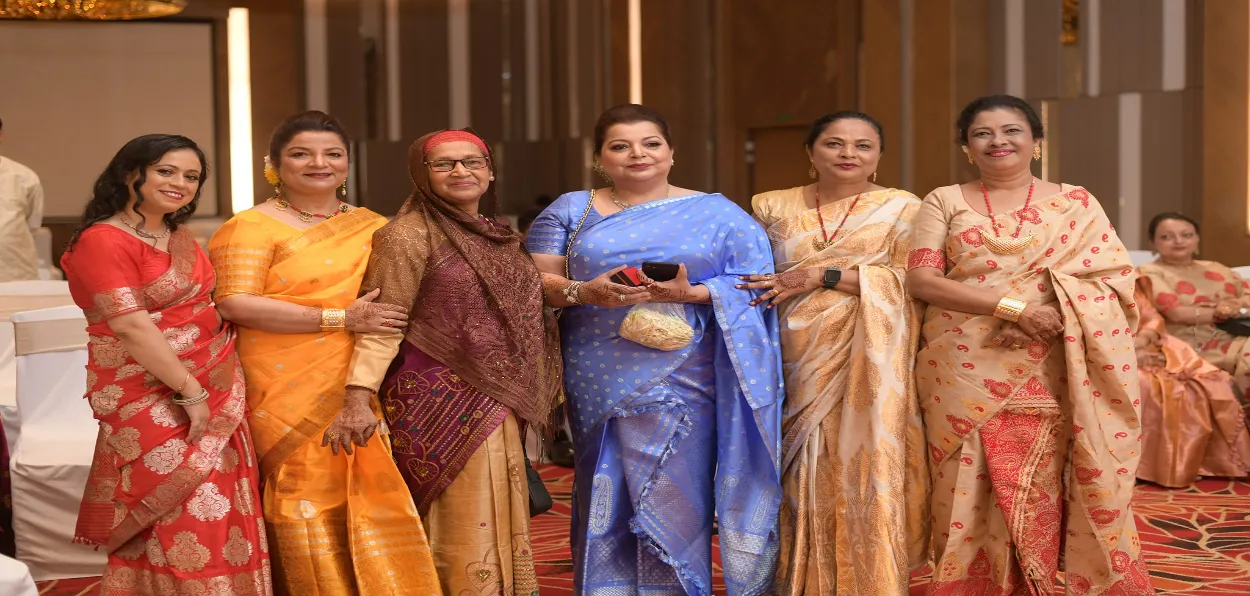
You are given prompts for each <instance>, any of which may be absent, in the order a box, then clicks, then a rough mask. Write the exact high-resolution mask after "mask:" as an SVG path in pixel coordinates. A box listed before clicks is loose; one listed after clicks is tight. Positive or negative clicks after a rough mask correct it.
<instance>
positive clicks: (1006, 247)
mask: <svg viewBox="0 0 1250 596" xmlns="http://www.w3.org/2000/svg"><path fill="white" fill-rule="evenodd" d="M1036 183H1037V179H1036V178H1034V179H1033V180H1032V181H1031V182H1029V196H1027V197H1025V199H1024V207H1021V208H1020V210H1019V211H1016V232H1015V233H1014V234H1012V235H1011V237H1010V238H1003V237H1001V236H999V235H998V220H997V219H995V218H994V207H992V206H991V205H990V191H989V189H987V188H985V183H984V182H982V183H981V196H983V197H985V211H986V213H987V214H988V215H989V216H990V228H992V229H993V230H994V236H993V237H990V236H984V235H982V237H981V242H982V244H985V246H986V248H988V249H990V251H992V252H994V253H995V254H1000V255H1014V254H1016V253H1018V252H1020V251H1022V250H1024V249H1026V248H1028V247H1029V245H1030V244H1033V234H1029V235H1028V236H1024V237H1023V238H1021V237H1020V230H1021V229H1022V228H1023V227H1024V218H1023V217H1022V216H1021V214H1022V213H1024V212H1026V211H1028V210H1029V204H1030V203H1032V202H1033V186H1034V184H1036Z"/></svg>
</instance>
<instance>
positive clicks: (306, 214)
mask: <svg viewBox="0 0 1250 596" xmlns="http://www.w3.org/2000/svg"><path fill="white" fill-rule="evenodd" d="M273 206H274V208H276V209H277V210H278V211H286V210H287V209H290V210H291V211H294V212H295V216H296V217H298V218H299V219H300V221H312V220H313V218H314V217H320V218H321V219H330V218H331V217H334V216H335V215H341V214H343V213H347V212H348V211H349V210H350V209H351V207H348V206H347V203H344V202H342V201H339V206H338V208H337V209H335V210H334V211H331V212H330V213H328V214H326V213H313V212H311V211H304V210H303V209H300V208H299V207H296V206H295V205H292V204H291V203H290V201H287V200H286V199H284V198H282V197H274V203H273Z"/></svg>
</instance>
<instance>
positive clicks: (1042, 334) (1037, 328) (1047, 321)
mask: <svg viewBox="0 0 1250 596" xmlns="http://www.w3.org/2000/svg"><path fill="white" fill-rule="evenodd" d="M1016 324H1018V325H1020V328H1021V329H1023V330H1024V332H1025V333H1028V334H1029V337H1032V338H1033V339H1036V340H1038V341H1046V340H1049V339H1051V338H1053V337H1055V336H1057V335H1059V334H1060V333H1063V315H1061V314H1059V311H1058V310H1055V307H1053V306H1049V305H1046V304H1029V305H1028V306H1025V307H1024V312H1022V313H1020V320H1019V321H1018V322H1017V323H1016Z"/></svg>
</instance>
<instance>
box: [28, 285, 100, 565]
mask: <svg viewBox="0 0 1250 596" xmlns="http://www.w3.org/2000/svg"><path fill="white" fill-rule="evenodd" d="M13 332H14V343H15V346H16V353H17V400H18V401H17V406H18V410H19V411H20V412H21V429H20V431H19V433H18V439H17V442H16V446H15V448H14V450H13V456H12V459H11V460H10V464H9V474H10V476H11V478H12V482H13V530H14V534H16V537H17V559H18V560H19V561H21V562H23V563H25V564H26V565H27V566H28V567H30V573H31V575H32V576H34V578H35V579H36V580H37V581H45V580H51V579H64V578H71V577H90V576H98V575H101V574H103V572H104V566H105V564H106V555H105V552H104V551H103V550H93V549H91V548H88V547H84V546H77V545H74V544H73V543H72V541H73V538H74V526H75V525H76V523H77V521H78V506H79V503H80V501H81V500H82V495H83V490H84V488H85V487H86V484H87V474H88V472H89V470H90V468H91V459H92V457H93V455H94V453H95V443H96V438H97V436H98V434H99V424H98V423H97V422H96V420H95V418H94V417H93V416H92V412H91V406H90V405H89V404H88V403H87V400H86V399H83V393H84V389H85V387H86V386H87V371H86V365H87V320H86V318H84V316H83V313H82V311H81V310H79V309H78V307H76V306H62V307H58V308H50V309H44V310H36V311H28V312H20V313H16V314H14V315H13Z"/></svg>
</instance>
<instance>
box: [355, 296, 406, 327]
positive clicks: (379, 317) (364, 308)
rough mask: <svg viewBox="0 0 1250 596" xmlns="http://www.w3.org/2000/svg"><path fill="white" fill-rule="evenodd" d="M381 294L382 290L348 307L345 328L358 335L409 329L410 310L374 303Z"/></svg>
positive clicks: (358, 299) (357, 300) (362, 297)
mask: <svg viewBox="0 0 1250 596" xmlns="http://www.w3.org/2000/svg"><path fill="white" fill-rule="evenodd" d="M381 294H382V289H381V288H378V289H376V290H374V291H372V292H369V293H368V294H365V295H364V296H361V297H360V298H357V299H356V301H355V302H353V303H352V305H351V306H349V307H347V316H346V318H345V320H344V322H343V324H344V326H345V327H347V329H348V330H349V331H354V332H356V333H394V332H397V331H400V330H402V329H404V328H405V327H407V326H408V309H406V308H404V307H402V306H395V305H394V304H378V303H376V302H374V300H377V299H378V296H380V295H381Z"/></svg>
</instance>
